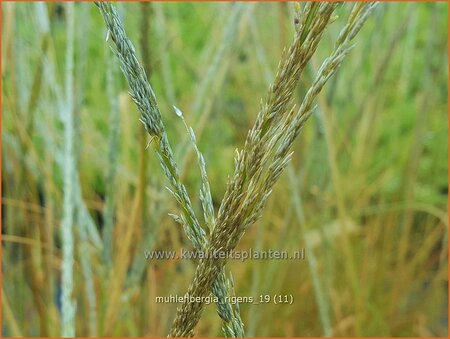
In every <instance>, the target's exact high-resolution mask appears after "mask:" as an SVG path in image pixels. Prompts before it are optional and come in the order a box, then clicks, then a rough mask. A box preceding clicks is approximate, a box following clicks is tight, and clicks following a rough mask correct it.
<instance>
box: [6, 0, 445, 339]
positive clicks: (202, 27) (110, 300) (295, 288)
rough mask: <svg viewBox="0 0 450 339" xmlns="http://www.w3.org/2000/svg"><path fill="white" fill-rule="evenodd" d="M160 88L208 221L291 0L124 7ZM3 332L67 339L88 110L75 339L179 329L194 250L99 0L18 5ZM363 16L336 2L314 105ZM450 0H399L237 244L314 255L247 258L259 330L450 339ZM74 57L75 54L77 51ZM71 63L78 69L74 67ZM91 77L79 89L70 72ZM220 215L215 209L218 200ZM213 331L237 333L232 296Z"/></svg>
mask: <svg viewBox="0 0 450 339" xmlns="http://www.w3.org/2000/svg"><path fill="white" fill-rule="evenodd" d="M117 7H118V10H119V12H120V14H121V16H122V17H123V20H124V23H125V26H126V30H127V32H128V34H129V36H130V38H131V40H132V41H133V43H134V45H135V47H136V50H137V53H138V55H139V57H140V61H141V62H142V63H143V65H144V66H145V69H146V72H147V74H148V77H149V79H150V81H151V84H152V86H153V89H154V91H155V93H156V96H157V99H158V101H159V105H160V108H161V111H162V113H163V119H164V121H165V123H166V127H167V129H168V134H169V138H170V140H171V143H172V145H173V146H174V150H175V154H176V158H177V161H178V164H179V167H180V168H181V169H182V177H183V180H184V181H185V183H186V185H187V188H188V191H189V193H190V194H191V198H192V200H193V203H194V205H195V207H196V209H197V212H198V213H201V208H200V203H199V194H198V192H199V187H200V171H199V169H198V166H197V164H196V158H195V153H193V151H192V147H191V145H190V144H189V139H188V135H187V133H186V130H185V127H184V125H183V123H182V122H181V120H180V119H179V118H178V117H177V116H176V115H175V114H174V112H173V108H172V105H176V106H177V107H179V108H180V109H181V110H182V111H183V113H184V115H185V119H186V121H187V123H188V124H189V125H191V126H192V127H193V129H194V131H195V133H196V136H197V140H198V144H199V148H200V149H201V151H202V152H203V154H204V156H205V160H206V163H207V169H208V174H209V178H210V183H211V189H212V198H213V201H214V204H215V208H218V206H219V205H220V201H221V199H222V197H223V194H224V191H225V187H226V181H227V178H228V176H230V175H231V174H232V173H233V170H234V164H233V157H234V152H235V149H236V148H241V147H242V146H243V143H244V141H245V137H246V134H247V131H248V130H249V128H250V127H251V126H252V125H253V122H254V121H255V117H256V115H257V113H258V110H259V105H260V100H261V99H262V98H264V97H265V95H266V93H267V89H268V85H269V84H270V82H271V81H272V79H273V77H274V73H275V71H276V68H277V65H278V61H279V60H280V57H281V54H282V50H283V48H284V47H285V46H288V45H289V44H290V42H291V40H292V37H293V33H294V28H293V26H294V25H293V8H292V7H293V6H292V4H290V3H264V4H263V3H246V4H242V3H226V2H221V3H126V4H124V3H117ZM1 8H2V18H3V20H2V55H1V57H2V70H1V72H2V84H3V87H2V101H1V102H2V314H3V317H2V319H3V323H2V334H3V336H16V337H17V336H61V325H60V323H61V320H60V318H61V302H60V298H61V267H62V247H61V242H62V241H61V225H62V222H63V214H64V209H63V200H64V185H63V183H64V180H63V178H64V170H65V169H66V168H67V163H66V158H65V155H64V154H65V153H64V152H65V147H66V146H67V143H66V141H67V135H66V136H65V135H64V133H65V132H64V121H65V120H64V119H65V114H66V113H67V110H68V107H72V108H73V114H74V122H75V123H74V127H75V128H74V134H73V136H71V138H72V141H73V143H74V149H73V152H74V159H75V163H76V171H75V173H74V174H73V180H72V181H71V186H72V187H71V190H72V192H73V197H74V198H73V199H74V202H73V208H74V211H73V220H72V224H73V230H74V232H73V241H74V244H75V245H74V259H75V261H74V276H73V286H74V289H73V298H74V300H75V301H76V308H77V311H76V319H75V328H76V335H77V336H123V337H125V336H140V337H142V336H161V337H164V336H166V334H167V333H168V330H169V327H170V325H171V322H172V320H173V318H174V316H175V311H176V307H177V305H176V304H173V303H172V304H171V303H164V304H161V303H159V304H158V303H156V301H155V297H156V296H167V295H171V294H172V295H175V294H178V295H180V296H181V295H183V294H184V293H185V292H186V290H187V288H188V286H189V283H190V281H191V279H192V277H193V273H194V270H195V267H196V261H195V260H192V261H189V260H146V259H145V256H144V251H146V250H171V249H173V250H179V249H180V248H181V247H182V248H184V249H189V248H191V244H190V242H189V240H188V239H187V238H186V236H185V235H184V233H183V230H182V229H181V228H180V226H179V225H178V224H176V223H175V222H174V221H173V220H172V219H171V218H170V217H169V216H168V213H170V212H177V209H178V207H177V205H176V202H175V201H174V199H173V198H172V196H171V195H170V193H169V192H167V190H166V189H165V186H166V185H167V182H166V178H165V177H164V176H163V174H162V171H161V168H160V165H159V163H158V160H157V158H156V156H155V154H154V152H153V149H152V147H149V148H148V149H146V147H147V144H148V142H149V137H148V135H147V134H146V133H145V131H144V128H143V126H142V124H141V123H140V122H139V120H138V118H139V113H138V111H137V108H136V106H135V105H134V103H133V102H132V100H131V99H130V97H129V95H128V89H127V85H126V82H125V80H124V78H123V76H122V74H121V72H120V69H119V64H118V61H117V60H116V58H115V57H114V55H113V54H112V52H111V49H110V48H109V42H108V43H107V42H105V39H106V38H107V34H106V30H105V26H104V23H103V20H102V18H101V15H100V13H99V11H98V9H97V8H96V7H95V5H94V4H93V3H76V4H75V5H74V6H73V11H74V13H72V14H74V16H75V24H74V25H75V26H74V27H75V30H74V32H72V33H73V34H72V33H71V31H70V30H68V25H67V17H68V10H70V11H72V9H68V7H66V5H63V4H61V3H8V2H6V3H5V2H2V5H1ZM350 10H351V5H350V4H344V5H343V6H341V7H340V8H339V9H338V14H339V19H338V20H337V21H336V22H335V23H334V24H333V25H331V27H330V28H329V29H328V31H327V33H326V34H325V36H324V37H323V39H322V42H321V44H320V45H319V48H318V51H317V53H316V54H315V56H314V57H313V59H312V62H311V64H310V65H309V66H308V68H307V69H306V71H305V72H304V75H303V76H302V79H301V81H300V85H299V86H298V89H297V92H296V94H295V102H296V103H297V104H300V103H301V100H302V97H303V95H304V93H305V92H306V90H307V89H308V86H309V85H310V83H311V80H312V78H313V76H314V74H315V73H316V70H317V69H318V67H319V66H320V64H321V62H322V61H323V59H324V58H325V57H326V56H327V55H328V53H330V51H331V50H332V47H333V44H334V41H335V39H336V37H337V34H338V33H339V30H340V28H341V27H342V26H343V24H344V23H345V21H346V18H347V17H348V15H349V13H350ZM447 32H448V4H447V3H418V2H415V3H383V4H380V5H379V6H378V7H377V8H376V9H375V11H374V13H373V15H372V17H371V18H370V19H369V20H368V22H367V23H366V25H365V27H364V28H363V29H362V31H361V32H360V34H359V36H358V37H357V38H356V42H357V43H356V46H355V48H354V49H353V50H352V52H351V53H350V55H349V56H348V57H347V59H346V60H345V61H344V64H343V65H342V68H341V69H340V70H339V72H338V73H337V74H336V76H335V77H334V78H332V79H331V80H330V81H329V83H328V84H327V85H326V87H325V89H324V91H323V92H322V94H321V95H320V96H319V100H318V102H317V104H318V105H317V108H316V110H315V113H314V114H313V116H312V117H311V119H310V120H309V122H308V123H307V126H306V127H305V128H304V129H303V132H302V133H301V135H300V136H299V138H298V140H297V141H296V143H295V147H294V151H295V153H294V157H293V161H292V163H291V164H290V165H289V167H288V168H287V169H286V171H285V173H284V174H283V175H282V176H281V178H280V180H279V182H278V183H277V185H276V187H275V190H274V192H273V193H272V196H271V197H270V199H269V202H268V205H267V206H266V208H265V211H264V214H263V217H262V219H261V220H260V221H258V222H257V223H256V224H255V225H254V226H252V227H251V228H250V230H249V231H248V232H247V233H246V234H245V236H244V237H243V239H242V241H241V243H240V244H239V246H238V249H240V250H244V249H248V248H250V247H251V248H253V249H254V250H269V249H271V250H287V251H290V252H292V251H296V250H300V249H302V248H305V255H306V257H305V260H287V261H279V260H272V261H270V260H263V261H244V262H241V261H230V262H228V264H227V266H226V268H227V273H229V272H232V275H233V279H234V284H235V290H236V294H237V295H238V296H242V297H248V296H253V297H255V298H259V296H260V295H266V294H269V295H274V294H280V295H292V296H293V299H294V301H293V303H292V305H285V304H278V305H275V304H274V303H267V304H260V305H251V304H247V303H242V304H241V305H240V309H241V315H242V319H243V322H244V324H245V330H246V334H247V335H248V336H297V337H298V336H300V337H308V336H314V337H320V336H330V335H333V336H371V337H373V336H410V337H419V336H425V337H433V336H442V337H446V336H447V335H448V279H447V277H448V256H447V254H448V209H447V206H448V205H447V199H448V116H447V111H448V100H447V95H448V82H447V81H448V63H447V60H448V45H447V43H448V41H447V39H448V37H447ZM71 46H72V47H73V48H70V47H71ZM72 59H73V65H72V66H73V67H72V66H71V62H70V60H72ZM72 80H73V81H72ZM216 211H217V210H216ZM196 333H197V335H199V336H222V335H223V334H222V331H221V322H220V318H219V317H218V316H217V314H216V310H215V305H213V304H212V305H209V306H207V307H206V309H205V311H204V313H203V317H202V319H201V321H200V323H199V325H198V326H197V328H196Z"/></svg>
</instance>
